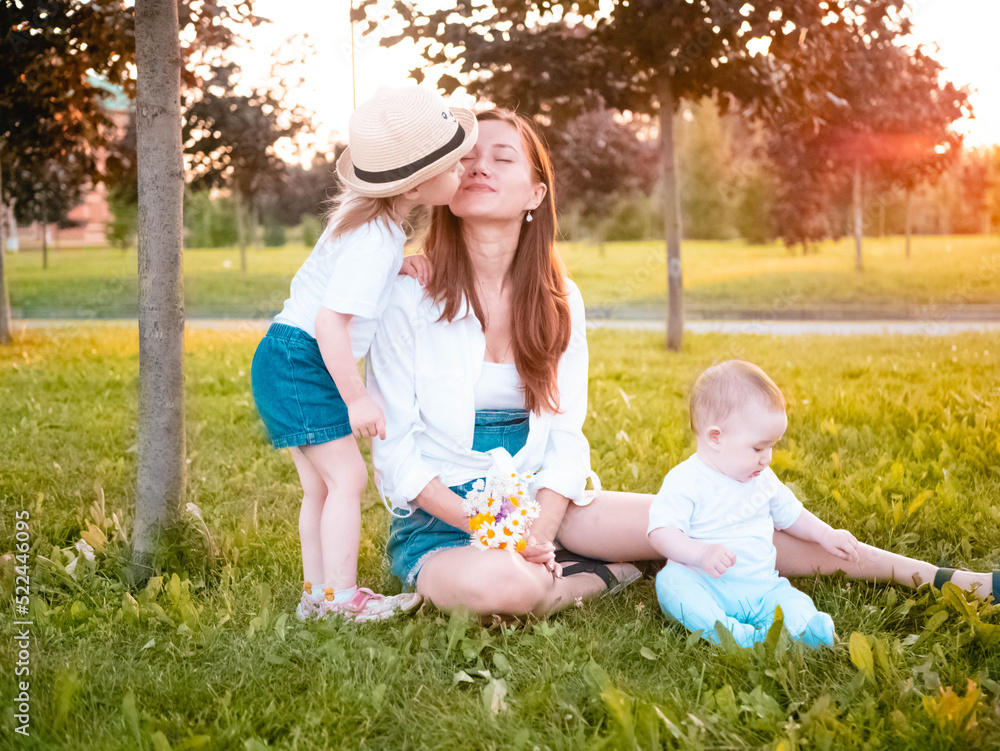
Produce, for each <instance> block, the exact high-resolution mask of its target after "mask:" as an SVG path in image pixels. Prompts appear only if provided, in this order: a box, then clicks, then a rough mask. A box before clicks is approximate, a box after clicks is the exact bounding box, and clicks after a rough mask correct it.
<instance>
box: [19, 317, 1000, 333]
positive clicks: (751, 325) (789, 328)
mask: <svg viewBox="0 0 1000 751" xmlns="http://www.w3.org/2000/svg"><path fill="white" fill-rule="evenodd" d="M13 324H14V330H15V331H17V330H18V329H41V328H71V327H75V326H87V327H91V326H135V325H136V321H135V319H127V318H125V319H112V320H67V319H48V318H34V319H27V320H15V321H14V322H13ZM269 324H270V321H261V320H237V319H221V318H193V319H191V320H189V321H187V327H188V328H191V329H219V330H224V331H261V332H263V331H266V330H267V327H268V325H269ZM587 327H588V328H592V329H624V330H628V331H665V330H666V324H665V323H664V322H663V321H652V320H631V321H621V320H614V319H598V320H589V321H587ZM684 330H685V331H690V332H692V333H695V334H703V333H707V332H719V333H724V334H763V335H770V336H798V335H801V334H836V335H858V334H868V335H881V334H908V335H916V336H947V335H950V334H957V333H960V332H963V331H979V332H1000V321H933V320H931V321H761V320H753V321H730V320H724V321H687V322H686V323H685V325H684Z"/></svg>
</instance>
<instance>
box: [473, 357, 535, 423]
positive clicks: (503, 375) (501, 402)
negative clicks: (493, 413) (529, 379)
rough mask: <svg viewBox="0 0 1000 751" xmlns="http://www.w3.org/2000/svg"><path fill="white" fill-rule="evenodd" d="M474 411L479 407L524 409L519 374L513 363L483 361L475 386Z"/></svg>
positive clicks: (479, 408)
mask: <svg viewBox="0 0 1000 751" xmlns="http://www.w3.org/2000/svg"><path fill="white" fill-rule="evenodd" d="M475 396H476V411H478V410H481V409H524V392H523V391H522V390H521V374H520V373H518V372H517V366H516V365H514V363H498V362H486V361H483V370H482V372H481V373H480V374H479V380H478V381H476V388H475Z"/></svg>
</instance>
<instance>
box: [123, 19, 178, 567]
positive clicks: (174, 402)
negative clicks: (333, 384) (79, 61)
mask: <svg viewBox="0 0 1000 751" xmlns="http://www.w3.org/2000/svg"><path fill="white" fill-rule="evenodd" d="M135 12H136V70H137V73H138V90H137V101H136V126H137V129H136V136H137V141H136V150H137V154H138V181H139V432H138V478H137V480H138V486H137V500H136V517H135V531H134V533H133V539H132V545H133V551H132V554H133V557H132V560H133V567H134V569H133V570H134V571H135V573H136V575H137V578H138V579H140V580H141V579H143V578H145V577H146V576H147V575H148V571H149V566H150V564H151V562H152V561H153V559H154V557H155V554H156V552H157V550H158V548H159V546H160V544H161V536H162V535H163V533H164V532H166V531H168V530H169V529H170V528H171V527H172V526H173V525H174V524H175V523H176V521H177V514H178V511H179V509H180V505H181V502H182V500H183V497H184V490H185V451H184V294H183V278H182V265H181V262H182V252H183V251H182V240H183V221H182V219H183V217H182V211H183V205H184V164H183V158H182V151H181V112H180V75H181V52H180V44H179V29H178V21H177V2H176V0H137V2H136V11H135Z"/></svg>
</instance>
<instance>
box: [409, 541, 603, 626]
mask: <svg viewBox="0 0 1000 751" xmlns="http://www.w3.org/2000/svg"><path fill="white" fill-rule="evenodd" d="M616 573H617V572H616ZM604 589H605V584H604V582H603V581H602V580H601V578H600V577H599V576H598V575H597V574H574V575H573V576H566V577H563V578H556V577H554V576H553V575H552V573H551V572H550V571H548V570H547V569H546V568H545V567H544V566H542V565H540V564H537V563H528V562H527V561H525V560H524V559H523V558H522V557H521V556H519V555H517V554H516V553H509V552H506V551H503V550H477V549H475V548H471V547H464V548H451V549H449V550H442V551H441V552H439V553H436V554H435V555H433V556H431V558H429V559H428V560H427V562H426V563H425V564H424V566H423V568H421V569H420V573H419V574H418V576H417V592H418V593H420V594H421V595H423V596H424V597H425V598H426V599H428V600H430V601H431V602H432V603H433V604H434V606H435V607H438V608H440V609H441V610H445V611H450V610H455V609H457V608H465V609H467V610H469V611H471V612H473V613H477V614H479V615H491V614H497V615H525V614H527V613H532V614H534V615H539V616H543V615H548V614H549V613H554V612H555V611H557V610H561V609H562V608H564V607H566V606H568V605H572V604H573V603H574V602H575V601H576V600H577V599H586V598H588V597H591V596H593V595H596V594H599V593H601V592H603V591H604Z"/></svg>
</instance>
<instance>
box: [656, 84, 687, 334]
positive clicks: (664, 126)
mask: <svg viewBox="0 0 1000 751" xmlns="http://www.w3.org/2000/svg"><path fill="white" fill-rule="evenodd" d="M657 98H658V100H659V104H660V171H661V172H662V174H663V237H664V239H665V240H666V242H667V349H669V350H671V351H673V352H679V351H680V349H681V344H682V342H683V337H684V297H683V294H684V278H683V276H682V274H681V218H680V191H679V190H678V187H677V164H676V162H675V159H674V110H675V109H676V108H677V107H676V104H677V103H676V101H675V100H674V86H673V81H672V80H671V78H670V76H663V77H661V78H660V80H659V84H658V89H657Z"/></svg>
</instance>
